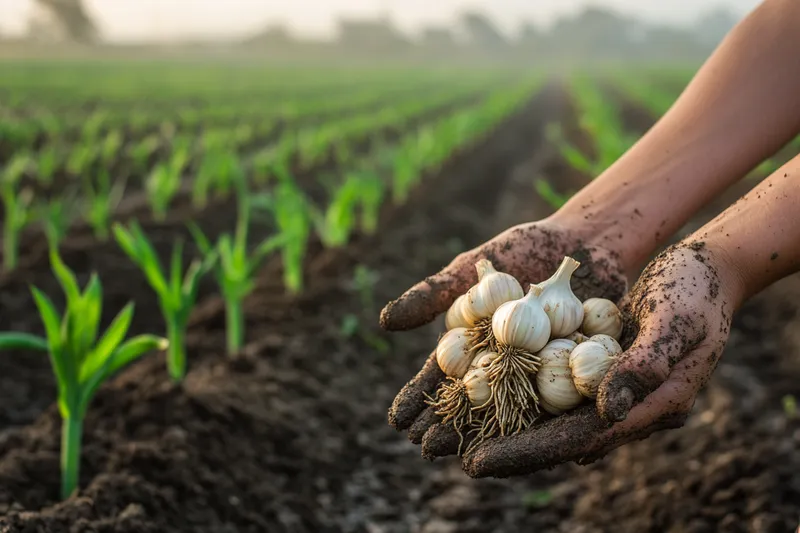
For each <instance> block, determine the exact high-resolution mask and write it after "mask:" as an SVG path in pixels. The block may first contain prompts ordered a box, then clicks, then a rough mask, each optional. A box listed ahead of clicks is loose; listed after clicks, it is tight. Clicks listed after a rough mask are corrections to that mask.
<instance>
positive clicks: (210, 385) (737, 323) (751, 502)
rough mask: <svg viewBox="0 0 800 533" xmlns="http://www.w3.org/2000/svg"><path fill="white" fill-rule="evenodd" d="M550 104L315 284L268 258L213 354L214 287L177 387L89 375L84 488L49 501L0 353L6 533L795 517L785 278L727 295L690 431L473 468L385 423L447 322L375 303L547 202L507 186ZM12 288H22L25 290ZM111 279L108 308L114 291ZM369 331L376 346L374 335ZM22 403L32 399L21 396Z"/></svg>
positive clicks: (792, 375) (793, 285)
mask: <svg viewBox="0 0 800 533" xmlns="http://www.w3.org/2000/svg"><path fill="white" fill-rule="evenodd" d="M562 105H563V99H562V98H561V95H560V93H559V92H558V91H549V92H547V93H545V95H544V96H543V98H542V99H540V100H538V102H537V103H536V104H535V105H534V106H533V107H531V108H530V109H528V110H526V111H525V112H523V113H521V114H520V115H519V116H518V117H517V118H516V119H515V120H513V121H511V122H510V123H508V124H507V125H506V126H505V127H504V128H502V129H501V130H500V131H499V132H498V136H497V137H496V138H494V139H493V140H491V141H490V142H489V143H488V144H486V145H483V146H481V147H478V148H477V149H476V150H474V151H473V152H470V153H468V154H464V156H463V158H459V159H458V160H457V161H454V162H453V163H452V164H451V165H448V167H447V168H446V169H445V170H444V171H443V174H442V176H441V179H438V178H431V179H430V180H429V182H428V183H427V184H426V186H423V187H421V188H420V190H419V191H418V193H416V194H415V196H414V197H413V198H412V201H411V204H410V205H409V206H408V208H407V209H405V210H400V211H398V212H396V213H393V214H392V215H393V216H389V215H390V214H387V217H386V218H385V220H384V225H383V226H382V227H383V228H384V229H383V231H382V232H381V234H380V238H379V239H373V240H362V241H361V242H359V243H357V244H356V245H354V246H353V247H350V248H348V249H346V250H344V251H342V252H340V253H337V254H334V255H332V256H325V257H324V258H323V255H324V254H321V255H316V254H317V252H315V256H314V257H315V266H313V267H309V268H310V270H313V273H314V275H313V276H312V279H311V280H310V284H309V290H308V292H309V296H308V297H305V298H302V299H299V300H291V299H288V298H286V297H284V296H283V295H282V294H281V293H280V292H276V291H275V289H274V287H276V286H278V285H279V283H280V281H279V279H272V278H274V277H276V276H277V275H278V274H279V273H278V272H275V271H267V272H266V273H265V277H264V279H261V280H260V285H261V287H262V288H261V289H259V290H258V292H257V294H256V295H255V296H254V298H253V299H251V300H250V301H249V302H248V305H247V317H248V328H249V329H248V338H251V339H254V342H253V343H252V344H251V345H250V346H248V348H247V349H246V350H245V352H244V354H242V356H240V357H238V358H236V359H233V360H229V359H227V358H226V357H225V356H224V355H223V353H224V343H223V337H222V324H223V322H224V320H223V317H222V315H221V314H220V312H219V308H218V307H219V306H218V303H217V302H215V301H213V300H212V301H210V302H205V303H204V304H203V309H202V310H201V312H199V313H198V316H197V317H196V319H195V320H196V326H195V327H194V328H193V331H194V332H195V333H194V335H193V336H192V338H191V339H190V350H189V354H190V359H189V364H190V372H189V375H188V377H187V380H186V382H185V383H184V384H183V385H182V386H180V387H177V386H174V385H172V384H171V383H170V382H169V380H168V378H167V376H166V372H165V369H164V361H163V359H162V358H160V357H150V358H147V359H145V360H143V361H141V362H140V363H139V364H137V365H135V366H134V367H132V368H131V369H129V370H127V371H125V372H124V373H123V374H121V375H120V376H119V377H118V378H116V379H115V380H113V381H112V382H111V383H109V384H108V385H107V386H105V387H103V389H102V390H101V391H100V393H99V395H98V397H97V398H96V400H95V402H94V403H93V404H92V406H91V408H90V411H89V415H88V418H87V421H86V442H85V447H84V455H83V462H82V475H81V487H82V489H81V491H80V492H79V493H78V494H77V495H76V496H73V497H72V498H70V499H68V500H67V501H65V502H61V503H58V486H59V478H58V468H57V464H58V440H59V434H58V429H59V425H60V422H59V419H58V415H57V413H56V411H55V408H54V407H53V406H52V398H53V396H52V395H50V394H52V390H53V389H52V383H51V384H50V386H49V387H48V386H47V383H46V380H45V379H44V378H42V377H35V376H33V377H32V376H30V375H29V374H28V373H26V370H25V367H26V365H30V364H31V359H30V358H27V357H22V356H20V355H17V354H4V356H5V357H4V359H3V360H2V361H0V369H2V372H1V373H0V374H3V375H6V374H9V373H13V372H16V373H15V374H14V376H15V377H14V379H13V380H6V379H5V378H2V379H3V380H2V381H0V384H2V387H0V393H2V394H7V393H6V391H8V390H9V389H13V390H16V391H17V393H18V394H19V396H16V395H14V394H8V395H7V396H5V397H4V399H5V398H7V399H9V400H12V401H10V402H4V401H0V414H2V418H1V420H3V423H2V427H3V428H4V429H2V430H0V531H3V532H4V533H5V532H6V531H8V532H23V531H25V532H28V531H53V532H62V531H63V532H67V531H69V532H84V531H86V532H88V531H91V532H131V533H132V532H163V531H187V532H188V531H193V532H205V531H207V532H215V533H216V532H238V531H253V532H256V531H258V532H261V531H270V532H272V531H286V532H328V531H330V532H359V533H360V532H365V533H376V532H386V533H401V532H403V533H405V532H415V533H453V532H456V531H458V532H467V533H470V532H474V533H478V532H484V531H495V532H500V533H511V532H515V533H516V532H519V531H526V530H536V531H564V532H567V531H568V532H590V531H591V532H596V531H615V532H616V531H623V532H626V531H631V532H634V531H635V532H641V531H645V532H649V531H652V532H665V531H667V532H679V531H681V532H682V531H692V532H701V531H709V532H716V531H770V532H771V531H776V532H777V531H791V530H792V529H793V528H795V527H796V526H797V521H798V516H797V515H798V512H797V503H796V502H798V501H800V478H798V472H800V458H799V457H798V454H797V453H796V452H795V450H796V449H797V446H798V444H800V423H798V421H797V420H796V419H793V418H791V417H790V416H789V414H788V413H789V412H790V411H789V410H785V409H784V407H783V405H782V403H781V399H782V398H783V396H784V395H785V394H788V393H794V394H800V391H798V388H797V385H796V384H797V382H798V379H797V378H798V376H800V364H799V363H798V361H799V360H800V359H799V358H798V352H797V350H798V346H800V338H798V333H797V328H796V327H793V324H794V321H795V320H797V318H798V317H797V311H798V306H797V305H796V302H797V301H800V300H798V297H800V281H799V280H798V279H797V278H792V279H789V280H786V281H785V282H783V283H782V284H780V285H778V286H776V287H774V288H773V289H770V290H769V291H767V292H765V293H764V294H762V295H759V296H758V297H757V298H755V299H754V300H753V301H752V302H750V303H749V304H748V305H747V306H746V307H745V308H744V309H743V310H742V311H741V312H740V313H738V315H737V317H736V318H735V320H734V322H733V327H732V333H731V338H730V341H729V342H728V345H727V347H726V351H725V353H724V354H723V357H722V359H721V360H720V363H719V367H718V369H717V371H716V372H715V373H714V376H713V378H712V380H711V382H710V383H709V385H708V386H707V387H706V388H705V389H704V390H703V391H702V392H701V394H700V396H699V398H698V401H697V404H696V406H695V409H694V411H693V414H692V415H691V416H690V417H689V418H688V420H687V423H686V425H685V426H684V427H683V428H682V429H680V430H675V431H668V432H661V433H658V434H656V435H653V436H652V437H650V438H649V439H647V440H645V441H641V442H636V443H633V444H630V445H628V446H625V447H623V448H621V449H619V450H617V451H615V452H613V453H611V454H610V455H609V456H608V457H606V458H605V459H604V460H602V461H599V462H597V463H595V464H593V465H590V466H588V467H579V466H575V465H563V466H560V467H557V468H555V469H553V470H549V471H543V472H540V473H538V474H536V475H534V476H529V477H523V478H513V479H504V480H495V479H480V480H473V479H470V478H468V477H467V476H466V475H465V474H464V473H463V472H462V471H461V468H460V464H459V462H458V461H457V460H455V459H454V458H447V459H440V460H437V461H435V462H433V463H431V462H428V461H424V460H423V459H421V458H420V449H419V446H415V445H413V444H411V443H410V442H409V441H408V440H406V437H405V435H403V434H399V433H397V432H396V431H395V430H393V429H392V428H391V427H389V426H388V425H387V424H386V407H387V406H388V405H389V403H390V402H391V400H392V398H393V397H394V396H395V393H396V392H397V391H398V390H399V389H400V387H401V386H402V385H403V383H405V381H407V380H408V379H409V378H410V377H411V376H413V375H414V374H415V373H416V372H417V370H418V369H419V368H420V366H421V365H422V364H423V362H424V361H425V359H426V357H427V354H429V353H430V350H431V347H432V346H433V345H434V344H435V341H436V338H437V337H438V335H439V334H440V332H441V330H442V325H441V324H440V323H438V322H437V323H436V324H431V325H429V326H426V327H423V328H420V329H419V330H418V331H416V332H414V333H406V334H402V335H383V334H382V333H381V332H380V330H379V328H378V327H377V324H374V322H375V316H376V314H377V311H378V308H379V306H380V305H381V304H382V303H383V302H384V301H388V300H389V299H390V298H393V297H396V296H397V295H398V294H399V293H400V292H401V291H402V290H404V289H405V288H407V287H409V286H411V285H412V284H413V283H414V282H416V281H419V280H420V279H423V278H424V276H426V275H429V274H430V273H431V272H435V271H436V270H437V269H438V268H440V267H441V266H443V265H444V264H446V263H447V262H448V261H449V260H450V259H451V258H452V257H453V256H454V255H455V254H456V253H458V252H459V251H463V250H465V249H468V248H470V247H472V246H476V245H478V244H479V243H480V242H482V241H485V240H486V239H488V238H491V237H492V235H494V234H496V233H498V232H499V231H502V230H503V229H504V228H505V227H508V226H509V225H511V224H515V223H520V222H524V221H526V220H531V219H533V217H540V216H543V215H544V214H546V211H545V210H542V211H541V212H540V213H538V214H537V213H533V212H532V207H531V204H534V203H535V202H536V198H535V196H534V197H533V200H530V201H528V200H526V201H525V202H519V201H518V200H519V198H526V199H530V198H531V196H530V195H533V192H532V188H531V176H533V175H535V173H536V172H537V170H536V169H540V168H542V167H541V166H540V165H542V164H543V161H542V159H541V156H540V155H537V154H540V153H541V152H542V151H541V150H540V147H539V145H538V141H539V140H541V137H542V136H541V126H542V124H543V123H544V122H545V120H546V119H548V118H549V117H553V116H558V114H559V113H560V112H561V111H562V110H563V107H562ZM548 114H550V115H548ZM515 168H516V169H520V168H522V169H526V172H524V173H520V172H518V171H517V170H515ZM532 169H533V170H532ZM487 176H491V177H492V179H487ZM549 177H550V178H551V179H552V180H554V181H557V180H558V179H559V177H558V176H557V175H552V176H549ZM525 195H528V196H525ZM508 206H517V207H515V208H514V209H513V210H511V209H509V208H508ZM165 240H166V238H165ZM102 249H103V248H102V247H100V248H98V250H102ZM85 257H86V259H85V262H84V263H79V265H84V266H83V267H82V268H87V267H88V266H99V267H101V270H102V273H107V274H106V275H105V276H103V279H104V280H106V279H109V280H112V279H115V278H114V276H113V272H114V269H115V268H117V267H118V266H119V267H122V265H121V264H119V262H117V263H115V262H110V263H109V264H105V265H104V264H103V258H104V257H106V254H98V252H97V251H96V250H87V251H86V252H85ZM79 258H80V256H76V257H75V259H76V260H77V259H79ZM359 264H361V265H365V266H366V267H368V268H370V269H372V270H373V271H374V272H376V273H377V274H378V275H379V280H378V283H377V284H376V285H375V286H374V288H373V293H372V298H371V300H372V302H373V305H371V306H370V305H364V304H363V301H364V300H363V299H362V298H361V296H362V295H361V294H359V293H358V292H357V291H355V290H354V289H353V286H352V276H353V269H354V268H355V266H356V265H359ZM39 270H40V272H43V271H46V268H41V269H39ZM123 272H124V274H121V278H122V279H120V281H119V285H120V287H121V288H124V287H127V289H128V290H129V291H131V293H133V294H137V296H138V297H137V298H136V300H137V305H138V306H139V310H141V311H139V312H137V317H139V323H138V326H137V327H139V328H145V329H146V328H148V327H149V324H148V321H153V322H154V321H155V320H156V319H155V318H154V317H151V315H154V314H155V313H154V312H152V309H153V307H152V306H153V301H152V300H151V299H149V298H151V297H150V296H149V294H150V293H149V291H147V290H146V289H145V287H146V286H145V284H144V282H143V280H141V278H140V275H138V273H136V272H135V269H129V270H124V271H123ZM102 273H101V275H102ZM32 281H35V282H36V283H37V284H39V283H46V280H45V278H43V277H34V278H33V279H32ZM50 287H51V290H54V288H52V284H51V286H50ZM134 291H135V292H134ZM114 293H116V291H114ZM129 294H130V293H129ZM16 295H17V296H15V298H16V299H17V300H21V298H22V295H23V293H22V291H17V292H16ZM124 295H125V293H123V292H119V293H118V294H117V296H115V297H113V299H114V301H115V303H113V304H111V303H109V304H108V307H109V308H110V309H112V311H113V310H114V309H115V308H118V304H119V303H120V302H121V301H124V300H125V299H126V298H127V296H124ZM15 301H16V300H15ZM370 307H371V308H370ZM25 309H28V308H27V307H25V306H24V305H23V303H21V302H18V303H16V305H15V307H13V308H12V310H11V311H6V310H5V308H4V309H3V311H4V315H3V316H2V320H3V321H4V323H5V324H9V323H15V324H19V325H20V326H25V325H26V324H32V323H33V322H34V321H35V320H36V319H35V317H34V316H33V315H32V308H31V309H29V310H28V311H27V312H25ZM148 310H150V311H148ZM348 313H352V314H353V315H355V316H357V317H358V318H359V319H360V321H361V327H360V328H359V330H358V332H357V333H356V334H355V335H354V336H353V337H350V338H346V337H344V336H343V335H342V333H341V329H340V325H341V322H342V318H343V317H344V316H345V315H346V314H348ZM23 329H24V328H23ZM381 339H382V340H383V342H388V343H389V346H390V349H389V351H388V352H385V353H381V351H380V350H379V349H378V348H377V347H378V346H379V345H380V344H381V342H378V340H381ZM43 368H45V369H46V366H45V367H43ZM15 369H16V370H15ZM48 395H50V396H49V398H45V399H43V400H39V398H40V396H44V397H47V396H48ZM15 398H17V399H19V398H22V399H24V401H14V399H15ZM30 400H36V401H34V402H33V403H34V404H35V405H41V406H42V408H41V409H35V408H32V407H29V403H28V402H29V401H30ZM37 402H38V403H37ZM42 409H44V411H42Z"/></svg>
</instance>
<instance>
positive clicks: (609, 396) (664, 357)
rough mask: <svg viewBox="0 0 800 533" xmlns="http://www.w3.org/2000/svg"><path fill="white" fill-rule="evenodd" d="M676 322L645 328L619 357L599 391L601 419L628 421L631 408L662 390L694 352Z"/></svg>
mask: <svg viewBox="0 0 800 533" xmlns="http://www.w3.org/2000/svg"><path fill="white" fill-rule="evenodd" d="M677 318H678V317H676V319H677ZM676 319H673V320H669V321H663V320H662V321H659V325H658V326H655V327H652V326H650V327H645V328H643V329H642V330H640V332H639V335H638V336H637V337H636V340H635V341H634V342H633V345H632V346H631V347H630V348H629V349H628V350H627V351H625V352H624V353H623V354H622V355H620V356H619V357H617V360H616V361H615V362H614V364H613V365H612V366H611V368H610V369H609V371H608V373H607V374H606V376H605V378H603V381H602V382H601V383H600V388H599V389H598V393H597V410H598V411H599V413H600V416H602V417H603V418H605V419H606V420H607V421H609V422H620V421H622V420H625V418H627V416H628V412H629V411H630V410H631V408H632V407H633V406H634V405H636V404H638V403H639V402H641V401H643V400H644V399H645V398H646V397H647V396H648V395H649V394H650V393H652V392H653V391H655V390H656V389H657V388H658V387H660V386H661V385H662V384H663V383H664V382H665V381H666V380H667V378H668V377H669V373H670V371H671V369H672V367H673V365H674V364H675V363H677V362H678V361H680V360H681V359H682V358H683V356H684V354H686V353H687V352H688V351H690V350H691V348H692V346H691V344H693V343H690V342H689V338H690V337H689V336H688V335H685V334H682V332H681V331H677V330H676V328H675V325H676V324H678V323H679V322H680V320H676ZM667 322H668V325H667V324H666V323H667ZM661 324H664V326H663V327H662V326H661Z"/></svg>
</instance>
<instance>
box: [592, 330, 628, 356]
mask: <svg viewBox="0 0 800 533" xmlns="http://www.w3.org/2000/svg"><path fill="white" fill-rule="evenodd" d="M588 340H590V341H592V342H599V343H600V344H602V345H603V346H605V347H606V350H608V355H610V356H611V357H616V356H618V355H619V354H621V353H622V346H620V345H619V343H618V342H617V339H615V338H614V337H612V336H611V335H603V334H602V333H601V334H599V335H592V336H591V337H589V339H588Z"/></svg>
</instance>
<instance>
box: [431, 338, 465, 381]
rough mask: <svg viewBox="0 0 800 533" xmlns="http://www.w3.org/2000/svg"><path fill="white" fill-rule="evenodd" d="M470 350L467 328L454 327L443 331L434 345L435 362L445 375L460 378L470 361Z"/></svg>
mask: <svg viewBox="0 0 800 533" xmlns="http://www.w3.org/2000/svg"><path fill="white" fill-rule="evenodd" d="M472 351H473V348H472V345H471V343H470V336H469V334H468V332H467V328H454V329H451V330H450V331H448V332H447V333H445V334H444V336H442V338H441V339H440V340H439V344H437V345H436V362H437V363H438V364H439V368H441V369H442V372H444V373H445V375H447V376H449V377H451V378H462V377H464V374H466V373H467V370H468V369H469V365H470V363H471V362H472V358H473V357H472V356H473V354H472Z"/></svg>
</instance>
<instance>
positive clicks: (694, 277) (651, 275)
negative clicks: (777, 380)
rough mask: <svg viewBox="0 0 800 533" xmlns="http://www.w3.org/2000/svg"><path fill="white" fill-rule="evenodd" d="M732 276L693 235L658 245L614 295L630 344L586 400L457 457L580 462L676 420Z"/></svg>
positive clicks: (712, 352)
mask: <svg viewBox="0 0 800 533" xmlns="http://www.w3.org/2000/svg"><path fill="white" fill-rule="evenodd" d="M735 279H736V276H735V275H732V273H731V269H730V268H729V267H728V266H727V265H726V264H725V261H724V260H723V258H722V257H721V255H720V254H719V253H714V252H712V251H711V250H709V249H707V248H706V246H705V245H704V244H703V243H699V242H693V243H692V242H690V243H681V244H678V245H676V246H673V247H671V248H669V249H668V250H666V251H665V252H663V253H661V254H660V255H659V256H658V257H657V258H656V259H654V260H653V261H652V262H651V263H650V264H649V265H648V266H647V268H646V269H645V271H644V272H643V274H642V276H641V277H640V279H639V281H638V282H637V283H636V284H635V285H634V287H633V289H632V291H631V293H630V294H629V295H628V296H626V299H625V302H624V303H623V311H625V312H626V314H627V315H628V316H629V317H630V323H628V324H626V331H625V334H624V335H625V338H623V346H626V345H627V344H630V347H628V349H627V350H626V351H625V352H624V353H623V354H622V355H621V356H619V357H618V359H617V360H616V361H615V363H614V364H613V365H612V367H611V368H610V370H609V372H608V374H607V375H606V377H605V379H604V380H603V382H602V384H601V386H600V389H599V393H598V398H597V403H596V406H595V405H591V406H586V407H583V408H580V409H577V410H575V411H573V412H571V413H568V414H566V415H563V416H560V417H557V418H554V419H551V420H549V421H547V422H544V423H543V424H541V425H536V426H534V427H532V428H530V429H528V430H527V431H525V432H523V433H519V434H517V435H514V436H510V437H504V438H497V439H492V440H489V441H486V442H485V443H483V444H481V445H479V446H477V447H476V448H475V449H474V451H472V452H471V453H470V454H468V455H467V456H465V457H464V458H463V467H464V470H465V471H466V472H467V474H469V475H470V476H473V477H486V476H492V477H508V476H516V475H523V474H529V473H532V472H535V471H537V470H540V469H544V468H548V467H551V466H553V465H556V464H560V463H564V462H568V461H575V462H577V463H580V464H586V463H590V462H592V461H594V460H596V459H598V458H600V457H603V456H604V455H605V454H607V453H608V452H609V451H611V450H613V449H615V448H617V447H619V446H621V445H623V444H626V443H628V442H631V441H634V440H639V439H643V438H645V437H648V436H649V435H651V434H652V433H654V432H656V431H659V430H663V429H669V428H677V427H680V426H682V425H683V423H684V421H685V420H686V417H687V416H688V414H689V412H690V411H691V409H692V406H693V405H694V401H695V397H696V395H697V393H698V391H699V390H700V389H701V388H702V387H703V386H704V385H705V384H706V383H707V382H708V380H709V378H710V376H711V374H712V372H713V371H714V368H715V367H716V365H717V362H718V361H719V358H720V355H721V353H722V350H723V348H724V346H725V343H726V341H727V338H728V335H729V331H730V323H731V315H732V314H733V311H734V307H735V305H736V302H737V301H738V300H737V290H738V288H737V287H736V285H737V283H736V282H735ZM723 280H726V281H723ZM731 280H733V281H731ZM626 339H633V340H632V342H630V341H629V342H625V341H626ZM442 427H443V426H442ZM439 434H440V436H439V438H438V441H439V444H438V446H439V449H438V450H436V452H435V454H437V455H444V454H446V453H448V452H450V449H448V446H449V447H450V448H452V438H450V437H449V435H448V432H447V431H444V430H440V431H439Z"/></svg>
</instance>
